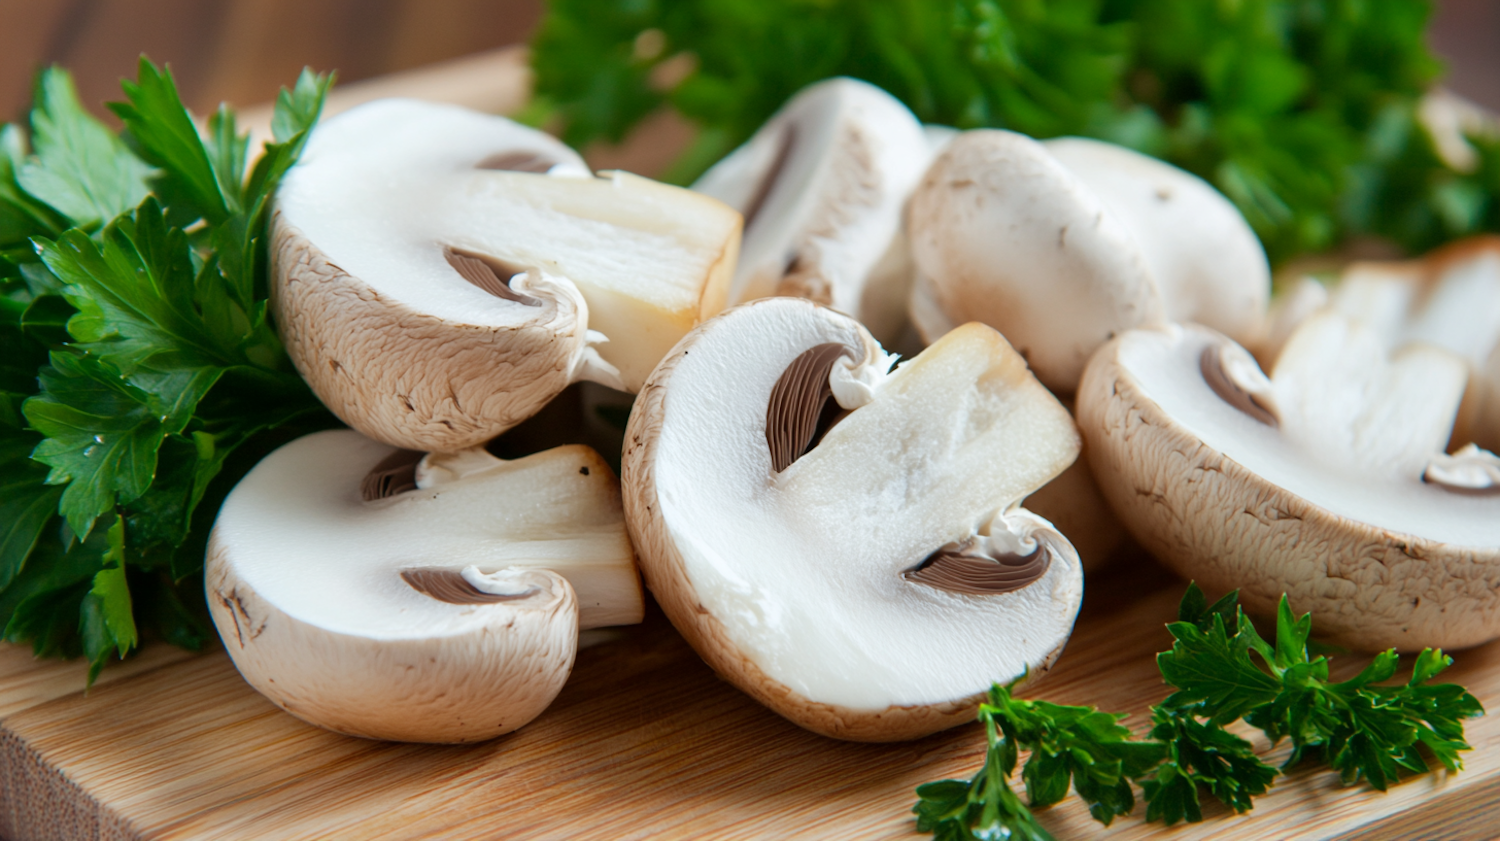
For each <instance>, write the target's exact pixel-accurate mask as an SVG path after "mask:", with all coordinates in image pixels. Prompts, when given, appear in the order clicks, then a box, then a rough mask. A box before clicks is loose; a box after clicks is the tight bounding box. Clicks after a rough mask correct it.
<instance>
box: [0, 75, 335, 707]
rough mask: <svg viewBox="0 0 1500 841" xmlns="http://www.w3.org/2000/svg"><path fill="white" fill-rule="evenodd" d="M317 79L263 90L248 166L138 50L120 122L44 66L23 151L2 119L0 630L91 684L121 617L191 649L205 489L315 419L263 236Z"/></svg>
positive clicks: (320, 84)
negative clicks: (275, 296)
mask: <svg viewBox="0 0 1500 841" xmlns="http://www.w3.org/2000/svg"><path fill="white" fill-rule="evenodd" d="M331 81H332V80H331V78H330V77H328V76H319V75H315V74H313V73H311V72H309V71H304V72H303V74H302V76H301V78H300V79H298V81H297V84H296V86H295V87H294V88H293V89H292V90H283V91H282V92H281V96H280V97H279V99H278V100H277V103H276V109H275V118H274V122H273V125H272V133H273V137H274V139H273V141H272V142H269V143H266V144H265V147H264V149H263V150H262V153H261V155H260V157H259V158H258V159H256V160H255V163H254V165H253V166H250V165H249V160H250V158H249V155H248V151H249V137H248V136H247V135H246V134H243V133H241V132H239V131H238V130H237V128H236V125H235V116H234V113H233V112H232V111H230V110H229V109H228V108H226V107H222V106H221V107H220V108H219V110H218V111H217V113H215V114H214V115H213V116H212V117H210V118H209V120H208V121H207V124H206V131H200V130H199V128H198V126H197V124H196V123H195V121H194V120H193V117H192V115H191V114H190V113H189V112H188V111H187V109H186V108H185V107H184V106H183V104H182V101H181V99H180V97H179V96H178V93H177V88H176V85H175V83H174V81H173V79H172V76H171V73H170V72H169V71H166V70H163V69H160V68H158V67H156V66H155V65H154V64H152V63H151V62H150V61H148V60H147V59H145V58H142V59H141V62H140V71H139V75H138V78H137V79H136V81H134V82H131V81H126V82H124V84H123V86H124V90H125V99H126V101H124V102H120V103H113V104H112V105H111V108H112V109H113V110H114V111H115V113H116V115H117V116H118V117H119V118H120V120H121V121H122V122H123V123H124V126H125V128H124V131H123V132H122V133H120V134H116V133H115V132H112V131H111V130H109V129H108V128H107V127H105V126H104V125H103V124H102V123H100V122H99V121H98V120H96V119H94V118H93V117H92V116H91V115H90V114H89V113H88V112H87V111H86V110H85V109H84V108H83V106H82V105H81V104H80V103H79V101H78V95H77V92H76V90H75V89H74V86H73V82H72V79H71V78H70V77H69V76H68V74H67V73H66V72H65V71H63V70H61V69H57V68H52V69H48V70H45V71H43V72H42V73H41V74H40V76H39V78H38V83H37V89H36V98H35V104H34V106H33V109H32V112H31V116H30V128H31V131H30V142H29V145H30V147H31V148H30V149H28V148H27V146H28V141H27V132H25V131H24V130H23V129H22V128H20V127H18V126H13V125H8V126H5V127H4V129H3V130H0V626H3V628H4V636H5V638H6V639H7V640H10V641H13V642H30V643H31V644H32V645H33V647H34V649H35V651H36V653H37V654H39V655H63V656H76V655H78V654H84V655H86V656H87V657H88V659H89V661H90V670H89V680H90V681H92V680H93V678H94V677H95V676H96V675H97V674H98V671H99V669H100V668H101V667H102V666H103V665H104V663H105V661H106V660H107V659H108V657H109V655H110V654H111V653H112V652H114V653H117V654H119V655H120V656H124V655H125V654H126V653H127V652H128V651H129V650H130V649H131V648H133V647H134V646H135V645H136V643H137V637H138V626H142V625H144V626H146V627H148V628H151V629H153V630H154V631H156V632H157V633H158V634H159V635H161V636H163V637H165V638H166V639H168V640H170V641H172V642H175V643H178V644H180V645H184V646H187V647H197V645H198V644H199V643H200V642H201V640H202V639H203V638H204V637H205V635H206V631H205V629H204V627H203V624H202V622H201V621H200V619H199V618H198V617H199V614H200V613H201V599H202V595H201V593H202V586H201V584H200V583H199V582H198V579H197V576H198V574H199V573H200V572H201V567H202V561H203V549H204V543H205V538H206V533H207V530H208V526H209V525H210V524H211V521H212V517H213V515H214V513H215V512H216V511H217V508H218V502H219V500H220V499H222V496H223V494H224V493H225V492H227V489H228V487H229V486H231V485H232V483H233V480H234V479H237V478H238V477H239V476H240V475H243V473H244V472H245V470H246V469H248V466H249V465H250V464H253V462H254V456H256V455H257V454H259V453H263V452H264V451H266V450H267V449H268V448H269V447H270V446H271V445H272V444H274V443H275V442H277V441H279V440H283V439H284V438H285V437H286V436H287V435H289V434H292V433H293V432H295V431H296V430H299V429H302V430H305V429H309V428H317V427H320V426H327V425H330V424H332V423H333V422H334V421H333V420H332V418H331V416H329V415H328V414H327V412H326V410H324V409H323V408H322V406H321V405H320V404H319V403H318V401H317V399H316V398H315V397H314V396H313V395H312V393H311V391H309V390H308V388H307V386H306V385H305V384H304V383H303V382H302V380H301V378H300V377H299V376H298V375H297V373H296V372H295V370H293V369H292V366H291V364H290V363H289V361H288V360H287V357H286V354H285V352H284V350H283V349H282V346H281V343H280V341H279V340H278V339H277V337H276V333H275V331H274V330H273V329H272V325H271V323H270V318H269V313H268V311H267V300H266V263H267V254H266V241H265V234H266V222H267V217H268V214H269V205H270V200H271V197H272V195H273V193H274V191H275V189H276V186H277V184H278V183H279V182H280V179H281V177H282V175H283V174H284V173H285V172H286V171H287V170H288V169H289V168H290V167H291V166H292V164H293V163H295V162H296V160H297V157H298V155H299V154H300V153H301V151H302V148H303V146H304V144H305V143H306V141H307V136H308V132H309V130H310V129H311V127H312V125H313V124H314V122H316V120H317V117H318V114H319V113H320V112H321V109H322V103H323V100H324V97H325V96H326V94H327V91H328V88H329V86H330V84H331ZM273 430H275V432H273Z"/></svg>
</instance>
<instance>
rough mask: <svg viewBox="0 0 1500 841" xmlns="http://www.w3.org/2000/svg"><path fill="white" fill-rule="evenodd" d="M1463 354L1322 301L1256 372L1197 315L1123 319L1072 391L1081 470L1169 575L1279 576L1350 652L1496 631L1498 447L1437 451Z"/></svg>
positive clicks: (1236, 583)
mask: <svg viewBox="0 0 1500 841" xmlns="http://www.w3.org/2000/svg"><path fill="white" fill-rule="evenodd" d="M1466 377H1467V369H1466V365H1465V363H1464V360H1463V359H1461V358H1460V357H1458V356H1457V355H1456V354H1453V353H1451V352H1449V351H1447V350H1444V349H1441V348H1438V347H1435V346H1433V345H1430V344H1425V343H1422V342H1397V341H1396V340H1395V337H1393V336H1391V335H1390V334H1387V333H1384V332H1382V331H1380V330H1378V329H1375V328H1374V327H1372V326H1371V325H1369V324H1367V323H1364V322H1361V321H1359V320H1356V319H1352V318H1350V317H1348V316H1347V315H1345V314H1343V313H1340V312H1337V311H1335V310H1325V311H1323V312H1321V313H1320V314H1318V315H1316V316H1313V317H1311V318H1309V319H1307V320H1306V321H1305V322H1304V323H1303V324H1302V325H1301V326H1299V327H1298V329H1297V331H1296V332H1295V333H1294V334H1293V335H1292V337H1291V339H1290V340H1289V341H1288V343H1287V345H1286V347H1285V348H1284V349H1283V350H1282V352H1281V355H1280V357H1279V359H1278V361H1277V363H1276V366H1275V368H1274V369H1273V372H1272V376H1271V377H1269V378H1267V377H1266V376H1265V375H1264V374H1263V373H1262V372H1261V370H1260V368H1259V366H1258V365H1257V364H1256V362H1255V360H1254V358H1253V357H1251V356H1250V354H1249V353H1248V352H1247V351H1245V350H1244V349H1243V348H1242V347H1241V346H1240V345H1237V344H1235V343H1234V342H1232V341H1230V340H1229V339H1227V338H1226V337H1224V336H1223V335H1222V334H1219V333H1216V332H1214V331H1211V330H1207V329H1205V328H1202V327H1198V326H1171V327H1167V328H1161V329H1156V330H1132V331H1129V332H1126V333H1124V334H1122V335H1121V336H1119V337H1118V338H1116V339H1115V340H1114V341H1112V342H1111V343H1109V344H1107V345H1106V346H1105V347H1103V348H1101V349H1100V351H1099V353H1098V354H1097V355H1095V357H1094V358H1093V360H1091V361H1090V363H1089V367H1088V369H1087V371H1086V372H1085V374H1084V378H1083V382H1082V385H1081V387H1080V391H1079V396H1078V406H1079V424H1080V426H1081V427H1082V429H1083V431H1084V435H1085V437H1086V438H1087V440H1088V452H1089V455H1090V459H1091V461H1092V464H1093V468H1094V475H1095V477H1096V478H1097V479H1098V481H1099V484H1100V487H1101V488H1102V489H1103V491H1104V494H1105V496H1106V497H1107V498H1108V499H1109V501H1110V504H1111V505H1112V506H1113V507H1114V509H1115V512H1116V513H1117V514H1118V515H1119V516H1120V519H1121V520H1122V521H1124V522H1125V524H1126V526H1127V527H1129V528H1130V530H1131V532H1132V533H1133V534H1134V535H1135V537H1136V539H1137V540H1139V541H1140V542H1141V543H1142V544H1143V545H1144V546H1145V547H1146V548H1148V549H1150V550H1151V551H1152V552H1153V553H1155V554H1156V555H1157V556H1158V557H1160V558H1161V559H1162V560H1163V561H1165V562H1166V563H1168V564H1169V565H1171V566H1172V567H1173V568H1175V569H1176V570H1177V571H1178V572H1179V573H1180V574H1182V575H1183V576H1185V577H1190V578H1194V579H1196V580H1198V581H1199V582H1200V583H1202V584H1204V586H1206V587H1209V588H1213V589H1217V590H1220V591H1224V590H1230V589H1235V588H1238V589H1239V590H1240V597H1241V599H1242V601H1243V602H1244V603H1245V604H1246V606H1247V609H1250V610H1253V611H1258V612H1260V613H1262V614H1263V615H1269V614H1271V613H1273V612H1274V610H1275V607H1276V603H1277V600H1278V599H1279V598H1280V596H1281V594H1282V593H1286V594H1288V595H1289V596H1290V597H1291V599H1292V601H1293V603H1294V604H1297V605H1298V607H1299V609H1310V610H1312V611H1313V612H1314V613H1316V614H1317V615H1318V627H1319V629H1320V632H1322V633H1327V634H1329V635H1330V636H1331V637H1332V639H1333V640H1334V641H1335V642H1337V643H1339V644H1341V645H1345V646H1349V647H1352V648H1357V649H1362V650H1379V649H1385V648H1390V647H1395V648H1398V649H1400V650H1403V651H1410V650H1416V649H1420V648H1423V647H1428V646H1441V647H1443V648H1461V647H1465V646H1471V645H1477V644H1479V643H1482V642H1485V641H1487V640H1491V639H1494V638H1496V637H1500V459H1497V458H1496V457H1495V456H1494V455H1493V454H1490V453H1488V452H1485V451H1482V450H1479V449H1477V448H1473V447H1469V448H1464V449H1461V450H1459V451H1458V452H1456V453H1452V454H1449V453H1447V452H1445V448H1446V447H1447V446H1448V441H1449V438H1450V434H1451V431H1452V428H1453V422H1454V418H1455V415H1456V414H1457V411H1458V406H1459V402H1460V400H1461V398H1462V396H1463V392H1464V387H1465V379H1466Z"/></svg>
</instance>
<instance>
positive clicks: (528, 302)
mask: <svg viewBox="0 0 1500 841" xmlns="http://www.w3.org/2000/svg"><path fill="white" fill-rule="evenodd" d="M443 256H444V257H446V258H447V260H448V265H450V266H452V267H453V270H454V271H456V272H458V274H459V276H460V277H462V278H463V279H464V280H467V281H468V282H470V283H472V284H474V285H475V286H477V287H479V288H480V289H483V290H484V291H486V292H488V293H490V294H491V295H494V296H495V297H496V298H503V299H505V300H507V301H515V302H516V303H518V304H522V305H525V306H528V307H539V306H541V305H542V302H541V301H540V300H539V299H537V298H533V297H531V296H530V295H522V294H521V293H520V292H517V291H516V290H514V289H512V288H510V278H512V277H515V276H516V275H518V274H524V273H525V272H526V270H525V269H523V268H519V267H513V266H504V267H502V268H500V269H497V268H495V267H494V266H492V265H490V263H489V261H487V260H481V259H479V258H478V257H471V256H470V255H468V254H464V253H462V252H459V251H454V250H453V249H451V248H446V249H444V250H443ZM501 272H504V274H503V275H502V274H501Z"/></svg>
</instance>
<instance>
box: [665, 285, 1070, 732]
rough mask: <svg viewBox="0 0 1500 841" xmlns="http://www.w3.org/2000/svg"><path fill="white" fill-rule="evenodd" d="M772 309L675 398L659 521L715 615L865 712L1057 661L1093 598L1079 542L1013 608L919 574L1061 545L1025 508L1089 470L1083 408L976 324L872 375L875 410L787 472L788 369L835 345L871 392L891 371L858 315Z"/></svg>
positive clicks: (752, 644)
mask: <svg viewBox="0 0 1500 841" xmlns="http://www.w3.org/2000/svg"><path fill="white" fill-rule="evenodd" d="M773 303H780V302H779V301H778V302H772V301H767V302H761V303H759V304H756V305H752V306H748V307H741V308H738V309H736V310H733V311H731V312H729V313H727V314H725V315H724V316H722V317H721V318H720V319H718V320H716V321H715V322H714V323H712V324H710V325H707V327H712V328H714V332H713V333H710V334H707V335H706V337H705V338H704V339H700V341H698V342H697V343H695V344H694V345H693V346H692V347H691V350H690V351H689V352H688V353H687V354H685V355H682V356H681V358H680V359H678V361H677V366H678V367H677V368H676V370H675V371H674V372H673V374H672V380H671V384H670V390H669V391H668V392H667V395H666V399H665V403H664V405H665V408H664V416H663V417H662V419H661V421H660V423H661V432H660V439H659V443H658V449H657V451H656V461H655V466H654V471H655V474H654V475H655V486H656V489H657V492H658V496H659V499H660V504H661V512H660V513H661V517H662V519H663V520H664V521H665V523H666V524H667V528H668V529H669V531H670V533H671V536H672V542H673V543H674V544H675V545H676V547H677V548H678V550H679V551H680V554H681V556H682V563H683V565H684V567H685V569H686V573H687V576H688V578H689V579H690V580H691V583H692V585H693V587H694V589H695V590H696V593H697V596H698V598H699V599H700V600H701V602H702V606H703V608H704V609H706V610H707V611H708V612H709V613H711V614H713V615H715V616H717V617H719V618H720V620H721V622H722V623H723V624H724V626H725V627H726V628H727V629H728V633H729V634H730V636H731V638H732V640H733V643H734V644H735V645H736V646H737V647H738V648H739V649H740V651H741V652H743V653H744V655H745V656H747V657H748V658H750V659H751V660H752V661H753V662H754V663H755V665H756V666H757V667H758V668H759V669H760V670H761V671H762V672H763V673H764V674H765V675H767V676H769V677H770V678H771V679H773V680H775V681H778V682H780V683H782V684H783V685H785V686H787V687H789V688H791V689H792V690H793V691H794V692H796V693H798V694H800V695H802V696H803V697H805V698H807V699H810V700H812V701H814V702H818V703H824V704H833V705H839V706H843V707H848V708H853V709H858V710H866V711H868V710H880V709H884V708H886V707H888V706H892V705H896V706H900V705H921V704H932V703H939V702H951V701H954V700H955V699H960V698H967V697H971V696H973V695H975V694H976V693H978V692H980V691H982V690H983V689H984V688H985V687H986V686H988V685H989V684H990V683H991V682H992V681H995V680H1005V679H1009V678H1011V677H1015V676H1017V675H1019V674H1020V673H1021V671H1022V669H1023V668H1025V667H1027V666H1028V665H1029V666H1032V667H1036V666H1039V665H1041V664H1043V663H1045V662H1049V660H1048V658H1049V657H1050V656H1052V655H1053V654H1055V652H1056V651H1057V650H1058V649H1059V648H1060V646H1061V645H1062V642H1063V641H1064V640H1065V639H1066V638H1067V634H1068V632H1069V630H1070V629H1071V626H1072V621H1073V616H1074V613H1075V612H1076V610H1077V606H1078V603H1079V599H1080V597H1081V586H1082V582H1081V575H1080V572H1079V567H1078V562H1077V558H1076V555H1074V554H1073V552H1072V550H1071V547H1067V548H1065V549H1059V550H1058V551H1056V552H1055V553H1054V554H1053V557H1052V561H1051V563H1050V565H1049V566H1048V567H1047V569H1046V572H1045V573H1044V574H1043V575H1042V577H1041V578H1040V579H1039V580H1037V581H1035V583H1033V584H1031V585H1030V586H1027V587H1025V588H1024V589H1021V590H1017V591H1014V592H1008V593H1002V594H998V595H987V596H974V595H965V594H959V593H954V592H950V591H947V590H944V589H939V588H937V587H933V586H927V585H924V584H921V583H918V582H916V581H912V580H908V579H907V578H906V577H903V573H906V572H908V571H911V570H912V569H914V568H915V567H917V566H919V565H920V564H921V563H922V561H923V559H924V558H927V557H928V556H930V555H932V554H933V553H934V552H935V551H936V550H938V549H939V548H941V547H944V546H945V545H948V544H954V543H963V542H965V541H969V542H971V543H972V542H973V541H974V540H975V539H976V538H977V537H982V536H983V535H986V534H988V535H990V537H989V540H991V541H994V542H996V543H997V544H998V543H1006V545H1012V543H1014V542H1017V541H1019V543H1025V542H1026V541H1027V540H1029V539H1030V537H1031V536H1032V535H1033V534H1035V533H1041V532H1042V531H1046V532H1048V533H1051V534H1054V535H1055V533H1053V532H1051V529H1050V526H1049V525H1048V524H1046V522H1045V521H1044V520H1041V518H1039V517H1035V516H1034V515H1031V514H1029V512H1025V511H1024V510H1020V509H1014V510H1012V509H1011V506H1012V505H1013V504H1014V503H1016V502H1017V501H1018V500H1020V499H1021V498H1022V497H1024V496H1025V495H1026V494H1027V493H1029V492H1030V491H1031V490H1033V489H1035V488H1036V487H1039V486H1040V485H1042V484H1044V483H1045V482H1046V481H1047V480H1048V479H1050V478H1052V477H1053V476H1055V475H1057V474H1058V473H1059V472H1061V471H1062V470H1063V469H1064V468H1065V467H1066V466H1067V465H1068V463H1070V462H1071V461H1072V460H1073V459H1074V458H1075V457H1076V455H1077V452H1078V447H1079V439H1078V437H1077V433H1076V431H1075V430H1074V428H1073V426H1072V423H1071V419H1070V418H1069V416H1068V414H1067V411H1066V410H1065V409H1064V408H1063V407H1062V406H1061V405H1059V404H1058V403H1057V402H1056V400H1055V399H1054V398H1052V396H1051V395H1050V394H1048V393H1047V392H1046V390H1045V389H1044V388H1042V386H1041V385H1040V384H1039V383H1037V382H1036V381H1035V380H1034V379H1033V378H1032V377H1031V376H1030V375H1029V373H1028V372H1027V370H1026V366H1025V364H1024V361H1023V360H1022V359H1021V358H1020V357H1019V356H1018V355H1016V354H1015V353H1014V351H1012V350H1011V349H1010V348H1009V346H1008V345H1006V344H1005V342H1004V340H1003V339H1001V338H1000V336H999V335H998V334H996V333H995V332H994V331H992V330H989V329H987V328H984V327H982V326H980V325H970V326H969V327H967V328H963V329H960V330H958V331H955V332H953V333H951V334H949V336H948V337H947V338H946V339H944V340H943V341H942V342H940V343H939V344H937V345H935V346H934V347H932V348H929V349H928V350H927V351H925V352H924V353H923V354H922V355H921V356H919V357H917V358H916V359H915V360H912V361H910V362H907V363H906V364H904V365H902V366H901V367H900V368H897V369H896V370H895V372H894V373H892V374H890V375H889V376H888V377H887V376H870V377H865V378H864V381H866V382H870V383H873V384H874V388H873V394H872V399H870V400H869V402H867V403H866V404H865V405H863V406H861V407H859V408H856V409H855V410H854V411H853V412H851V413H849V414H848V415H847V416H845V417H843V418H842V420H839V421H838V422H837V423H836V424H835V425H833V426H832V428H831V429H829V430H828V431H827V433H826V435H825V436H824V437H823V438H822V440H821V442H819V443H817V445H816V446H815V447H813V448H812V449H811V450H810V451H808V452H807V453H806V454H805V455H802V456H801V457H800V458H798V459H796V460H795V461H794V462H792V463H791V464H790V466H789V467H787V468H786V469H785V470H784V471H782V472H780V473H776V472H775V471H774V470H773V467H772V463H771V457H770V455H769V453H768V450H767V445H766V435H767V432H766V411H767V408H766V407H767V400H768V395H769V394H771V392H772V389H773V386H774V385H775V384H776V383H777V381H778V378H779V377H780V376H781V375H782V373H783V370H784V369H786V368H787V367H788V364H789V363H791V362H792V361H793V360H794V359H796V358H798V357H799V355H800V354H802V353H803V352H804V351H806V350H807V349H808V348H811V347H815V346H820V345H824V344H826V343H836V344H839V345H842V346H844V347H847V348H848V349H849V357H850V358H851V359H854V358H858V360H859V365H856V366H855V367H854V371H853V372H852V373H853V374H854V378H855V379H859V378H860V377H859V374H858V371H859V367H860V365H867V366H875V367H877V368H878V369H879V370H880V372H883V371H884V370H885V368H886V367H887V366H888V365H889V361H888V360H887V359H886V358H884V357H883V355H882V354H878V353H875V354H871V353H869V352H868V350H862V349H867V348H868V347H869V346H870V344H871V343H870V341H869V339H868V336H867V334H864V333H863V331H861V330H860V329H859V328H858V326H857V325H856V324H855V323H854V322H852V321H850V320H849V319H846V318H843V317H840V316H837V315H836V314H833V313H830V312H828V311H826V310H813V308H810V307H806V306H805V305H801V306H794V307H792V306H768V305H770V304H773ZM786 303H790V302H786ZM809 310H813V312H814V313H815V316H814V317H809ZM708 338H711V339H713V341H708V340H707V339H708ZM768 360H769V363H768ZM835 376H836V377H837V376H839V375H837V374H836V375H835ZM840 403H841V404H843V401H840ZM845 408H850V407H849V406H845ZM996 529H1000V530H1009V529H1014V530H1015V531H1016V532H1017V534H1015V535H1014V536H1006V535H1001V534H999V533H998V532H996V531H995V530H996ZM1056 543H1058V544H1060V545H1061V546H1064V547H1066V541H1062V540H1061V538H1057V539H1056Z"/></svg>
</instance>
